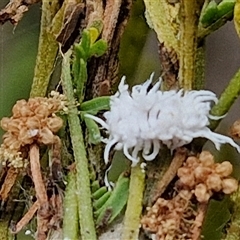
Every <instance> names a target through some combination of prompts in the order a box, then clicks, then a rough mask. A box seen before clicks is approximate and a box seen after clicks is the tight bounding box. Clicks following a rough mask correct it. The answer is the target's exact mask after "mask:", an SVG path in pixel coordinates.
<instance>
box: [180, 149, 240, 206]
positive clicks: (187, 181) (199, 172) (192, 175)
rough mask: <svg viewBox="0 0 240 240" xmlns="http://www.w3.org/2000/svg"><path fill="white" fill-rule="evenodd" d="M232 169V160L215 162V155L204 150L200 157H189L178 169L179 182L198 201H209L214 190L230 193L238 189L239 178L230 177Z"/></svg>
mask: <svg viewBox="0 0 240 240" xmlns="http://www.w3.org/2000/svg"><path fill="white" fill-rule="evenodd" d="M232 171H233V167H232V164H231V163H230V162H228V161H224V162H222V163H215V162H214V157H213V155H212V154H211V153H210V152H208V151H203V152H202V153H201V154H200V155H199V157H198V158H197V157H188V159H187V160H186V162H185V164H184V166H183V167H181V168H179V169H178V173H177V175H178V177H179V182H178V184H179V186H180V187H181V188H185V189H189V190H191V191H192V192H193V193H194V195H195V196H196V198H197V200H198V202H207V201H208V200H209V198H210V197H211V196H212V195H213V193H214V192H221V191H222V192H223V193H225V194H230V193H232V192H234V191H236V190H237V188H238V182H237V180H236V179H234V178H232V177H229V175H230V174H231V173H232Z"/></svg>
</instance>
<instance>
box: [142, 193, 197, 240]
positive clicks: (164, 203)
mask: <svg viewBox="0 0 240 240" xmlns="http://www.w3.org/2000/svg"><path fill="white" fill-rule="evenodd" d="M191 196H192V194H191V192H189V191H188V190H182V191H180V192H179V193H178V194H177V195H176V196H175V197H173V198H172V199H170V200H165V199H163V198H158V200H157V201H156V203H155V204H154V205H153V206H152V207H151V208H150V207H149V208H147V214H146V215H145V216H143V218H142V220H141V224H142V227H143V229H144V230H146V231H147V232H149V233H153V235H154V238H152V239H163V240H164V239H190V236H191V231H190V229H187V231H186V229H185V228H186V223H187V222H192V223H193V222H194V218H195V215H196V213H195V211H194V209H193V208H191V207H190V206H189V203H190V198H191Z"/></svg>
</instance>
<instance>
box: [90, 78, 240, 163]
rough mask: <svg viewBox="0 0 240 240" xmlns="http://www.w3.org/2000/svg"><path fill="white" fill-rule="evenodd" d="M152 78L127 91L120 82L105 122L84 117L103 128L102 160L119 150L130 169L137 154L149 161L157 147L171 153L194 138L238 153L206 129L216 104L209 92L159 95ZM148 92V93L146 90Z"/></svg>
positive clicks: (225, 141)
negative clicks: (104, 130) (103, 148)
mask: <svg viewBox="0 0 240 240" xmlns="http://www.w3.org/2000/svg"><path fill="white" fill-rule="evenodd" d="M152 78H153V74H152V75H151V76H150V79H149V80H147V81H146V82H145V83H143V84H142V85H136V86H134V87H133V88H132V92H130V91H129V87H128V85H127V84H125V77H123V78H122V80H121V82H120V84H119V87H118V92H117V93H116V94H115V95H113V96H111V100H110V111H107V112H106V113H104V117H105V119H106V120H105V121H103V120H102V119H100V118H98V117H95V116H92V115H89V114H86V117H89V118H92V119H94V120H95V121H96V122H98V123H99V124H101V125H102V127H104V128H105V129H106V130H107V132H108V134H109V138H108V139H107V140H105V142H106V148H105V151H104V160H105V162H106V163H107V162H108V159H109V152H110V150H111V149H112V148H113V147H115V149H117V150H121V149H122V150H123V152H124V154H125V156H126V157H127V158H128V159H129V160H131V161H132V165H133V166H134V165H135V164H137V163H138V162H139V158H138V153H139V151H142V156H143V158H144V159H145V160H146V161H151V160H153V159H154V158H155V157H156V155H157V154H158V152H159V149H160V147H161V144H162V143H163V144H165V145H167V146H168V148H170V149H171V150H173V149H176V148H177V147H181V146H183V145H185V144H188V143H190V142H191V141H192V140H193V139H194V138H197V137H203V138H207V139H209V140H211V141H212V142H213V143H214V144H215V146H216V148H217V149H219V148H220V146H221V144H223V143H229V144H230V145H232V146H233V147H235V148H236V149H237V150H238V151H239V152H240V147H239V146H238V145H237V144H236V143H235V142H234V141H233V140H232V139H231V138H229V137H226V136H223V135H221V134H218V133H214V132H212V131H211V130H210V129H209V128H208V125H209V118H214V116H211V115H210V114H209V111H210V109H211V103H212V102H215V103H216V102H217V97H216V95H215V94H214V93H213V92H211V91H205V90H200V91H185V92H184V91H183V90H180V91H175V90H171V91H160V90H159V87H160V82H158V83H156V84H155V85H154V86H153V87H152V88H150V84H151V83H152ZM149 88H150V89H149Z"/></svg>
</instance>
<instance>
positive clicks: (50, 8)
mask: <svg viewBox="0 0 240 240" xmlns="http://www.w3.org/2000/svg"><path fill="white" fill-rule="evenodd" d="M58 9H59V1H58V0H51V1H47V0H43V1H42V16H41V28H40V36H39V45H38V54H37V60H36V65H35V70H34V77H33V83H32V88H31V92H30V97H44V96H45V95H46V93H47V87H48V84H49V80H50V77H51V74H52V72H53V69H54V64H55V59H56V55H57V51H58V43H57V41H56V40H55V37H54V36H53V34H52V33H51V32H50V31H49V30H50V27H49V26H50V25H51V23H52V20H53V17H54V16H55V14H56V13H57V11H58Z"/></svg>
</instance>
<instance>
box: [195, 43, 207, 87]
mask: <svg viewBox="0 0 240 240" xmlns="http://www.w3.org/2000/svg"><path fill="white" fill-rule="evenodd" d="M204 79H205V43H202V46H200V47H198V48H197V52H196V63H195V82H194V85H193V89H196V90H201V89H203V88H204Z"/></svg>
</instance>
